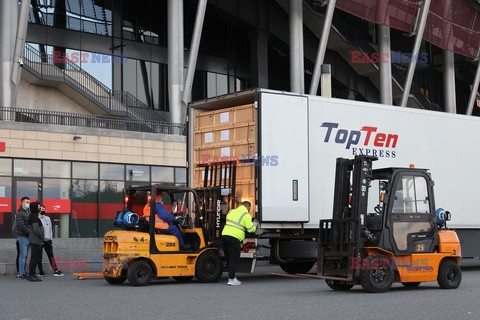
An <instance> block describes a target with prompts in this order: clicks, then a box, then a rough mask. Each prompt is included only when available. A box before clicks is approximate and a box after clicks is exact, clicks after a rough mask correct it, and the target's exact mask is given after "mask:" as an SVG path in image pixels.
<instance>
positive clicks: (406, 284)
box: [402, 282, 420, 288]
mask: <svg viewBox="0 0 480 320" xmlns="http://www.w3.org/2000/svg"><path fill="white" fill-rule="evenodd" d="M402 284H403V286H404V287H405V288H416V287H418V286H419V285H420V282H402Z"/></svg>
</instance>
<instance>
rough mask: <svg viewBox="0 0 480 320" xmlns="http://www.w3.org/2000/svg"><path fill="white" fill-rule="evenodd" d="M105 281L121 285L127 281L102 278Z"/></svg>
mask: <svg viewBox="0 0 480 320" xmlns="http://www.w3.org/2000/svg"><path fill="white" fill-rule="evenodd" d="M104 278H105V281H107V282H108V283H110V284H122V283H124V282H125V280H127V278H110V277H104Z"/></svg>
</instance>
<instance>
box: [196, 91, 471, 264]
mask: <svg viewBox="0 0 480 320" xmlns="http://www.w3.org/2000/svg"><path fill="white" fill-rule="evenodd" d="M187 149H188V159H189V162H188V168H189V183H190V186H191V187H202V186H207V183H206V181H208V180H210V182H211V181H212V177H211V174H213V173H212V172H207V174H205V170H207V171H208V169H207V168H208V167H209V165H212V166H213V165H214V164H216V163H222V162H223V163H226V162H228V161H234V162H235V163H236V170H237V173H236V176H235V177H229V176H228V173H227V172H223V171H222V173H221V174H220V175H222V176H223V178H224V182H225V179H227V180H228V179H230V178H231V179H232V180H236V182H237V184H236V186H235V188H236V189H235V190H234V191H233V192H231V193H232V194H231V195H232V197H233V200H234V201H232V202H231V203H232V205H235V203H236V202H237V203H238V202H240V201H243V200H245V199H248V200H250V201H251V202H253V203H254V204H255V205H254V208H255V213H254V215H255V218H256V219H258V221H259V226H258V229H259V230H258V231H257V237H258V238H264V239H269V240H270V245H271V253H270V259H271V260H274V261H276V262H278V263H279V264H280V265H281V267H282V268H283V269H284V270H285V271H287V272H292V273H293V272H307V271H308V270H309V269H310V268H311V267H312V266H313V264H314V263H315V261H316V257H317V245H316V242H315V241H314V240H315V239H316V237H317V234H318V228H319V221H320V219H328V218H330V217H331V215H332V206H333V194H334V179H335V165H336V158H338V157H344V158H353V157H354V156H355V155H361V154H364V155H371V156H376V157H378V158H379V161H378V162H377V163H376V167H408V166H409V165H410V164H413V165H415V167H417V168H427V169H429V170H430V173H431V175H432V178H433V180H434V181H435V192H436V196H435V198H436V203H437V205H438V206H439V207H442V208H444V209H446V210H449V211H450V212H451V214H452V219H451V222H450V223H449V227H450V228H455V229H456V231H457V233H458V235H459V237H460V240H461V244H462V255H463V257H479V256H480V248H479V247H478V245H477V242H478V240H480V214H478V213H477V212H478V211H480V208H479V203H477V201H478V198H479V191H478V190H477V188H478V185H477V183H479V181H480V169H478V168H477V167H480V165H479V163H480V119H479V118H476V117H470V116H463V115H456V114H449V113H442V112H433V111H426V110H417V109H411V108H401V107H396V106H386V105H381V104H374V103H366V102H359V101H352V100H342V99H334V98H324V97H318V96H309V95H299V94H292V93H287V92H277V91H272V90H264V89H255V90H249V91H244V92H239V93H235V94H230V95H225V96H221V97H215V98H210V99H206V100H202V101H197V102H193V103H191V104H190V108H189V145H188V148H187ZM219 179H220V177H219ZM220 180H221V179H220ZM230 187H232V185H230ZM227 193H228V192H226V193H225V194H227ZM222 208H223V209H224V210H223V212H222V213H223V214H225V213H226V211H228V208H229V207H228V206H226V207H225V206H224V207H222ZM253 256H255V255H253Z"/></svg>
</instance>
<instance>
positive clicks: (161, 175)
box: [152, 167, 174, 183]
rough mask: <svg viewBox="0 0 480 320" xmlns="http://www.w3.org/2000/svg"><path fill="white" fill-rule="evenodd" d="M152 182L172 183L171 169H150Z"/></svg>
mask: <svg viewBox="0 0 480 320" xmlns="http://www.w3.org/2000/svg"><path fill="white" fill-rule="evenodd" d="M152 182H155V183H159V182H171V183H173V182H174V179H173V168H172V167H152Z"/></svg>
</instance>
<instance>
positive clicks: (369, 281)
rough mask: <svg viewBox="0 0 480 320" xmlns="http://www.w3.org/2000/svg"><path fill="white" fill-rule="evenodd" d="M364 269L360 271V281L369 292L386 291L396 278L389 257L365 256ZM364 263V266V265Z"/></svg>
mask: <svg viewBox="0 0 480 320" xmlns="http://www.w3.org/2000/svg"><path fill="white" fill-rule="evenodd" d="M365 259H366V262H367V263H365V264H363V265H364V266H365V268H364V269H362V270H361V271H360V277H359V279H358V281H359V282H360V284H361V285H362V287H363V289H364V290H366V291H368V292H375V293H378V292H386V291H388V290H389V289H390V287H391V286H392V284H393V281H394V280H395V274H394V272H393V269H392V266H391V265H390V262H389V261H388V259H387V257H385V256H383V255H373V256H368V257H366V258H365ZM363 265H362V267H363Z"/></svg>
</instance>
